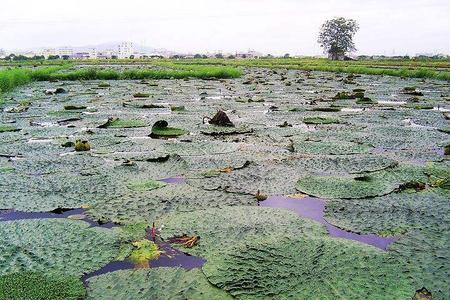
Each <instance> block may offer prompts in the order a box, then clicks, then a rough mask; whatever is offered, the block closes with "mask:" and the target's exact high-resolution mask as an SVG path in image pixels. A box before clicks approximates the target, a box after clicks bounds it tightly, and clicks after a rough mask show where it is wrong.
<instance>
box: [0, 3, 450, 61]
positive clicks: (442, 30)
mask: <svg viewBox="0 0 450 300" xmlns="http://www.w3.org/2000/svg"><path fill="white" fill-rule="evenodd" d="M381 2H386V3H385V4H387V5H381V4H382V3H381ZM59 3H60V2H58V1H54V0H41V1H34V2H32V3H26V4H24V3H23V2H22V1H11V0H6V2H5V3H2V10H1V11H0V41H1V44H0V48H3V49H31V48H43V47H47V48H53V47H61V46H64V45H69V46H71V47H77V46H78V45H81V46H82V45H95V44H97V43H104V42H110V41H133V42H134V43H136V44H141V45H143V46H146V47H151V48H164V49H167V50H169V51H174V52H178V53H205V52H214V51H217V50H221V51H223V52H229V53H233V52H236V51H238V52H239V51H247V50H248V49H254V50H256V51H259V52H262V53H271V54H274V55H283V54H284V53H291V54H294V55H319V54H322V51H321V49H320V47H319V45H318V44H317V42H316V40H317V33H318V31H319V27H320V25H321V24H322V23H323V22H324V21H325V20H326V19H329V18H332V17H334V16H343V17H348V18H354V19H356V20H357V21H358V22H359V24H360V27H361V30H360V31H359V32H358V34H357V35H356V37H355V41H356V45H357V48H358V51H357V52H356V53H355V54H358V55H361V54H367V55H404V54H409V55H415V54H420V53H443V54H449V51H450V40H449V39H448V36H450V26H448V15H449V14H450V3H448V1H443V0H431V1H425V0H413V1H395V2H393V1H390V2H389V3H387V0H381V1H373V0H370V1H364V3H360V2H358V1H356V0H343V1H335V0H327V1H316V2H311V1H294V0H283V1H274V0H261V1H255V0H245V1H237V0H230V1H227V2H223V1H206V0H194V1H189V2H185V1H179V0H177V1H175V0H168V1H165V2H159V1H151V2H149V1H141V0H131V1H129V2H127V6H126V7H125V8H124V7H123V5H115V4H114V3H113V2H111V1H95V2H92V1H87V0H80V1H79V3H78V4H77V5H76V6H73V5H67V6H61V5H60V4H59ZM23 5H26V6H27V9H26V10H23ZM91 11H92V12H93V13H87V12H91ZM96 12H101V13H96Z"/></svg>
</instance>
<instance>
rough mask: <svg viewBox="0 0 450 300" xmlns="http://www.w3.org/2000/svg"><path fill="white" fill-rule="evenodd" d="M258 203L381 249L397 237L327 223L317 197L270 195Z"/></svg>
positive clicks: (334, 235) (337, 234)
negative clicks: (350, 229) (308, 220)
mask: <svg viewBox="0 0 450 300" xmlns="http://www.w3.org/2000/svg"><path fill="white" fill-rule="evenodd" d="M259 205H260V206H268V207H274V208H284V209H288V210H290V211H293V212H295V213H296V214H297V215H299V216H300V217H302V218H308V219H312V220H315V221H317V222H319V223H322V224H323V225H325V227H326V228H327V230H328V233H329V234H330V235H331V236H333V237H338V238H343V239H348V240H355V241H358V242H361V243H364V244H368V245H372V246H374V247H377V248H380V249H383V250H387V248H388V247H389V245H390V244H392V243H393V242H395V241H396V240H397V239H398V237H382V236H378V235H376V234H359V233H355V232H351V231H346V230H343V229H341V228H339V227H336V226H334V225H332V224H330V223H328V222H327V221H326V220H325V219H324V214H325V206H326V203H325V201H324V200H322V199H319V198H314V197H305V198H299V199H296V198H289V197H284V196H272V197H269V198H268V199H267V200H264V201H262V202H260V203H259Z"/></svg>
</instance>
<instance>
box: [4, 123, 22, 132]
mask: <svg viewBox="0 0 450 300" xmlns="http://www.w3.org/2000/svg"><path fill="white" fill-rule="evenodd" d="M19 130H20V129H19V128H17V127H14V126H12V125H8V124H0V133H2V132H12V131H19Z"/></svg>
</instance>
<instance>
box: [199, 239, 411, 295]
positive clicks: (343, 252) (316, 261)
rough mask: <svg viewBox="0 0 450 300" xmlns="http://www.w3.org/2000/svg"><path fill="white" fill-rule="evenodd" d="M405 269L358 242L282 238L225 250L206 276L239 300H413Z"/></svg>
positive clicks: (211, 262)
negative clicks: (383, 299)
mask: <svg viewBox="0 0 450 300" xmlns="http://www.w3.org/2000/svg"><path fill="white" fill-rule="evenodd" d="M400 266H401V264H400V262H399V261H397V260H396V259H395V258H393V257H392V256H391V255H390V254H388V253H384V252H382V251H380V250H377V249H375V248H373V247H370V246H365V245H361V244H358V243H356V242H353V241H348V240H342V239H335V238H330V237H328V236H323V237H309V236H306V237H305V236H301V235H297V236H291V235H283V234H281V235H278V236H271V237H270V238H253V239H245V240H243V241H242V242H237V243H236V244H233V245H232V246H230V247H229V248H226V249H221V250H220V251H219V252H217V253H216V255H211V256H210V257H209V258H208V261H207V263H206V264H205V265H204V266H203V272H204V274H205V275H206V277H207V278H208V280H209V281H210V282H211V283H212V284H214V285H215V286H217V287H219V288H221V289H224V290H225V291H227V292H228V293H230V294H231V295H232V296H234V297H236V298H237V299H269V298H279V299H338V298H342V299H380V297H381V298H386V299H408V298H409V297H411V295H413V294H414V291H415V289H414V287H413V286H412V284H411V282H410V281H409V279H408V277H407V276H405V275H404V274H402V272H401V270H400Z"/></svg>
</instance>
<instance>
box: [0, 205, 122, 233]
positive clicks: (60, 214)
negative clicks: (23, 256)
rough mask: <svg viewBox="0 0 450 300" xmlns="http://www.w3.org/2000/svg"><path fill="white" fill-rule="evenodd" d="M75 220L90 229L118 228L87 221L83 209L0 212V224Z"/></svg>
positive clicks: (108, 224)
mask: <svg viewBox="0 0 450 300" xmlns="http://www.w3.org/2000/svg"><path fill="white" fill-rule="evenodd" d="M65 218H68V219H77V220H82V221H84V222H87V223H89V224H90V225H91V226H92V227H103V228H112V227H115V226H118V225H117V224H114V223H112V222H107V223H104V222H101V221H95V220H92V219H89V218H88V217H87V216H86V215H85V209H83V208H74V209H66V208H58V209H55V210H53V211H49V212H26V211H18V210H14V209H2V210H0V222H2V221H15V220H30V219H65Z"/></svg>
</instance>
